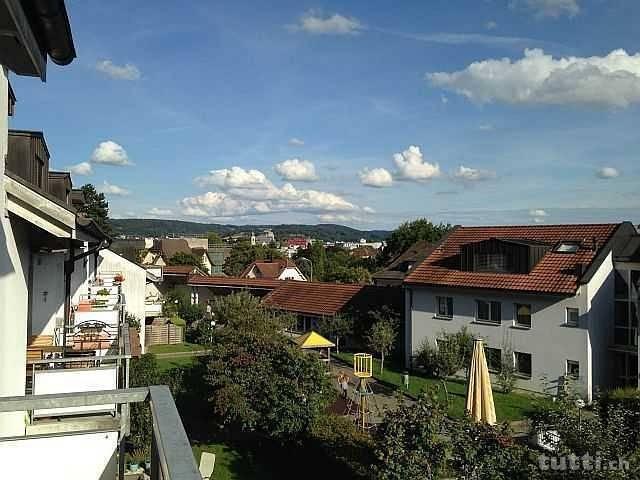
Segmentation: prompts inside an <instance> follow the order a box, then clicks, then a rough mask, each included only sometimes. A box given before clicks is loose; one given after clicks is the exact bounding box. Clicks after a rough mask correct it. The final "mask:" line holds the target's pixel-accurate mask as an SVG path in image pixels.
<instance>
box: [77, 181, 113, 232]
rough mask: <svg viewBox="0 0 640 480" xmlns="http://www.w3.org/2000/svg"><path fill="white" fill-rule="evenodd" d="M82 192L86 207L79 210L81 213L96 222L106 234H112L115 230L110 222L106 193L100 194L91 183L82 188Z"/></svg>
mask: <svg viewBox="0 0 640 480" xmlns="http://www.w3.org/2000/svg"><path fill="white" fill-rule="evenodd" d="M80 190H82V194H83V195H84V205H83V206H82V207H80V208H79V212H80V213H84V214H85V215H86V216H87V217H89V218H91V219H92V220H93V221H95V222H96V223H97V224H98V226H99V227H100V228H101V229H102V230H103V231H104V232H105V233H107V234H111V233H112V232H113V229H112V228H111V223H110V222H109V203H108V202H107V200H106V198H105V196H104V193H98V191H97V190H96V188H95V187H94V186H93V185H92V184H90V183H87V184H86V185H83V186H82V187H80Z"/></svg>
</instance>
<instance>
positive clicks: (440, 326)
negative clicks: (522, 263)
mask: <svg viewBox="0 0 640 480" xmlns="http://www.w3.org/2000/svg"><path fill="white" fill-rule="evenodd" d="M407 290H410V291H411V292H412V293H409V296H412V297H413V298H412V300H411V301H412V303H413V305H412V306H411V305H407V306H408V307H412V308H407V310H406V311H407V319H406V320H407V322H408V325H407V327H408V331H407V341H408V342H409V343H408V345H407V346H408V351H409V352H413V353H416V352H417V350H418V349H419V348H420V345H421V344H422V342H423V341H424V340H425V339H427V340H428V341H429V342H430V343H431V345H434V340H435V339H436V338H437V337H438V335H439V334H440V333H441V332H449V333H453V332H457V331H459V330H460V329H461V328H462V327H463V326H467V327H468V330H469V331H470V332H471V333H472V334H474V335H478V336H481V337H482V338H484V339H485V342H486V346H487V347H492V348H500V349H502V348H503V346H504V345H505V344H506V345H508V346H510V347H511V349H512V350H513V351H514V352H523V353H530V354H531V355H532V376H531V379H530V380H519V381H518V387H520V388H523V389H528V390H533V391H543V390H544V388H545V386H547V385H546V381H545V380H544V379H543V377H547V380H548V381H549V382H553V381H557V380H558V378H559V377H562V376H564V375H565V373H566V361H567V360H574V361H578V362H580V375H581V377H583V378H581V380H580V382H579V383H580V385H578V386H577V387H578V388H581V389H582V393H583V394H585V395H586V394H587V393H589V392H587V388H588V386H589V385H590V379H589V378H588V374H589V372H590V366H589V364H590V359H591V358H590V348H589V335H588V326H589V322H588V315H585V314H586V312H587V299H586V295H585V294H583V293H582V292H581V291H579V292H578V294H577V295H576V296H573V297H569V298H561V297H555V298H554V297H544V296H540V295H511V294H506V293H496V292H488V291H487V292H484V291H478V292H472V291H463V290H454V289H451V290H447V289H428V288H422V287H410V288H409V287H408V288H407ZM438 295H442V296H450V297H453V299H454V300H453V318H452V319H450V320H445V319H441V318H437V317H436V316H435V312H436V298H435V297H436V296H438ZM476 299H478V300H487V301H499V302H501V303H502V322H501V323H500V325H487V324H480V323H475V310H476ZM515 303H525V304H531V307H532V312H533V314H532V326H531V328H530V329H521V328H518V327H514V326H513V323H514V322H513V319H514V313H515V306H514V304H515ZM566 307H574V308H578V309H579V311H580V322H579V326H578V327H567V326H565V317H566V314H565V309H566Z"/></svg>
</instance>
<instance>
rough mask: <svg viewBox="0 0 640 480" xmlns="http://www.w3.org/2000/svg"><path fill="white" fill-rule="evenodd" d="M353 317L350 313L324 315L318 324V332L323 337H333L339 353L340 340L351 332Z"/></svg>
mask: <svg viewBox="0 0 640 480" xmlns="http://www.w3.org/2000/svg"><path fill="white" fill-rule="evenodd" d="M353 325H354V321H353V317H352V316H350V315H340V314H338V315H335V316H333V317H325V318H323V319H322V321H321V322H320V325H319V326H318V328H319V330H320V333H321V334H322V335H324V336H325V337H329V338H332V339H335V341H336V352H337V353H340V340H341V339H344V338H345V337H347V336H349V335H351V334H352V333H353Z"/></svg>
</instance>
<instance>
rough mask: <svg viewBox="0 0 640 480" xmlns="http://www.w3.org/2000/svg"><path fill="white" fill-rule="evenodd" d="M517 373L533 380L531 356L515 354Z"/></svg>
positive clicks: (528, 354) (520, 353)
mask: <svg viewBox="0 0 640 480" xmlns="http://www.w3.org/2000/svg"><path fill="white" fill-rule="evenodd" d="M514 356H515V359H516V372H517V373H518V375H522V376H523V377H527V378H531V354H530V353H522V352H515V353H514Z"/></svg>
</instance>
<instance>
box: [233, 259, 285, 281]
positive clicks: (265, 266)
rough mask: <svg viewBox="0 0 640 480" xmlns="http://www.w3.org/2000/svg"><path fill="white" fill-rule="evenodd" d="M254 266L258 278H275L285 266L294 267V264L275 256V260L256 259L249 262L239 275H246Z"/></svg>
mask: <svg viewBox="0 0 640 480" xmlns="http://www.w3.org/2000/svg"><path fill="white" fill-rule="evenodd" d="M253 267H255V268H256V269H257V270H258V274H259V275H258V276H259V277H260V278H271V279H277V278H278V277H279V276H280V274H281V273H282V271H283V270H284V269H285V268H287V267H296V264H295V263H294V262H293V261H291V260H289V259H288V258H287V259H284V258H277V259H275V260H256V261H255V262H251V263H250V264H249V266H248V267H247V268H245V269H244V271H243V272H242V273H241V274H240V276H241V277H246V276H247V275H249V272H251V270H252V269H253Z"/></svg>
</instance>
